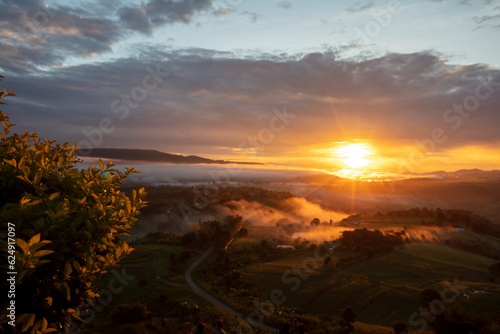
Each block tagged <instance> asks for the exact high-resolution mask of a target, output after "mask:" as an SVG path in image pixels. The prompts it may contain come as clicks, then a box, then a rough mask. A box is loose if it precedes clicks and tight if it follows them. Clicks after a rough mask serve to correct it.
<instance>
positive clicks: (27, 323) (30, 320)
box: [16, 313, 35, 332]
mask: <svg viewBox="0 0 500 334" xmlns="http://www.w3.org/2000/svg"><path fill="white" fill-rule="evenodd" d="M16 323H17V324H19V325H20V324H22V325H23V326H22V327H21V332H26V331H27V330H28V329H29V328H30V327H31V326H33V324H34V323H35V313H24V314H22V315H21V316H19V317H18V318H17V321H16Z"/></svg>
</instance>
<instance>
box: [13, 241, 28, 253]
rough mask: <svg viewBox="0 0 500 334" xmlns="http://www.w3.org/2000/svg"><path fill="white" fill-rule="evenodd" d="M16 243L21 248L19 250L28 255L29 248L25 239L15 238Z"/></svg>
mask: <svg viewBox="0 0 500 334" xmlns="http://www.w3.org/2000/svg"><path fill="white" fill-rule="evenodd" d="M16 244H17V246H19V248H21V250H22V251H23V254H26V255H28V253H29V251H30V248H29V245H28V243H27V242H26V241H24V240H23V239H19V238H17V239H16Z"/></svg>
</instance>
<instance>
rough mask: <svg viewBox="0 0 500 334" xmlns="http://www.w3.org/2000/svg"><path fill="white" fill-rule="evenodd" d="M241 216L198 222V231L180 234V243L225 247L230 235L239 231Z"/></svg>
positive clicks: (204, 246)
mask: <svg viewBox="0 0 500 334" xmlns="http://www.w3.org/2000/svg"><path fill="white" fill-rule="evenodd" d="M241 225H242V217H241V216H238V215H235V216H227V217H226V218H225V219H224V221H223V222H219V221H218V220H211V221H206V222H200V224H199V230H198V231H190V232H187V233H185V234H184V235H182V237H181V238H180V243H181V244H182V245H183V246H189V247H196V248H206V247H207V246H211V245H215V246H217V247H225V246H226V244H227V243H228V242H229V241H230V239H231V237H232V236H233V235H234V234H235V233H236V232H238V231H240V229H241Z"/></svg>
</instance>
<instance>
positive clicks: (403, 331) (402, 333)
mask: <svg viewBox="0 0 500 334" xmlns="http://www.w3.org/2000/svg"><path fill="white" fill-rule="evenodd" d="M392 329H394V334H408V327H406V324H405V323H404V322H398V323H397V324H395V325H394V326H393V327H392Z"/></svg>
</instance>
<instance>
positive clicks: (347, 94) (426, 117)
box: [4, 48, 500, 154]
mask: <svg viewBox="0 0 500 334" xmlns="http://www.w3.org/2000/svg"><path fill="white" fill-rule="evenodd" d="M156 66H159V68H160V72H161V73H166V72H168V73H169V74H168V76H165V77H164V78H163V81H162V82H161V84H160V85H159V86H158V87H157V88H155V89H152V90H150V91H148V92H147V94H146V96H142V95H141V94H142V93H141V92H144V89H142V88H141V87H143V85H144V81H143V80H145V78H146V77H147V76H148V75H150V72H151V71H152V70H153V71H155V69H156ZM147 68H149V70H148V69H147ZM488 78H489V79H491V80H492V81H493V82H496V83H497V86H491V87H490V89H493V90H494V92H491V93H490V92H489V91H488V90H487V89H488V88H486V87H484V86H481V85H482V83H481V80H483V82H484V81H485V80H489V79H488ZM147 80H149V81H148V83H149V84H151V83H152V82H153V80H152V78H151V77H149V78H148V79H147ZM4 83H5V85H6V86H7V87H8V88H9V89H14V90H15V91H16V92H17V93H18V94H19V98H15V99H12V100H11V101H10V104H9V106H8V110H6V111H8V112H10V113H11V116H12V118H13V121H14V123H17V124H18V128H19V129H26V130H30V131H37V132H39V133H40V134H41V135H43V136H47V137H49V138H54V139H57V140H60V141H70V142H75V143H79V142H81V141H82V140H86V139H87V137H86V136H85V135H84V132H83V131H90V133H92V131H93V130H92V129H96V128H98V127H99V124H100V122H101V121H102V119H104V118H109V119H110V120H111V121H112V123H113V126H115V129H114V130H113V132H112V133H110V134H104V135H103V138H102V141H101V142H100V145H99V146H101V147H142V148H155V149H162V150H165V151H171V152H180V153H192V154H201V153H203V152H205V151H207V150H210V149H214V150H221V151H224V150H225V151H224V152H225V153H227V152H229V151H231V150H232V149H235V148H237V147H238V146H239V145H240V144H241V143H242V142H245V141H247V139H248V138H249V136H254V137H255V136H257V135H258V134H259V131H261V129H264V128H266V127H269V122H270V120H271V119H272V117H273V115H274V114H273V109H274V108H277V109H278V110H281V109H282V108H283V107H285V106H286V108H287V110H288V112H289V113H290V114H293V115H295V118H294V119H293V121H291V122H290V124H288V125H287V127H286V131H283V132H282V133H280V134H279V136H276V138H275V139H274V140H273V142H272V144H271V145H268V146H267V147H266V149H265V151H263V152H262V154H271V152H273V151H276V152H278V153H282V152H283V150H285V149H290V147H294V146H301V145H313V144H317V143H318V142H322V141H324V140H325V138H329V140H331V141H336V140H337V141H342V140H343V139H345V138H346V137H353V138H378V139H382V140H387V141H396V142H398V143H401V142H407V143H413V142H414V140H415V139H419V140H422V139H426V138H429V136H430V135H431V132H432V131H433V129H435V128H442V129H445V130H446V131H447V134H448V136H449V137H450V138H451V139H450V140H449V141H447V142H446V145H444V144H443V146H442V147H443V148H444V147H451V146H454V145H459V144H462V143H463V142H474V141H475V142H485V143H492V142H500V133H499V132H498V127H497V125H498V124H499V122H500V115H499V114H498V109H499V106H500V87H499V85H500V71H499V70H497V69H492V68H490V67H488V66H486V65H481V64H474V65H468V66H452V65H449V64H447V63H446V62H445V61H444V60H443V59H442V57H441V56H440V55H437V54H434V53H432V52H420V53H413V54H388V55H385V56H382V57H378V58H372V59H364V60H354V59H349V58H345V57H340V55H339V54H338V53H336V52H325V53H311V54H306V55H300V56H297V55H279V56H276V55H275V56H274V57H269V56H266V55H259V54H256V55H254V56H253V57H247V58H245V59H238V58H236V57H235V55H234V54H231V53H228V52H218V51H214V50H205V49H185V50H168V51H162V50H158V49H155V48H149V49H148V48H142V52H141V53H137V57H135V58H128V59H118V60H115V61H109V62H107V63H103V64H96V65H85V66H77V67H69V68H60V69H57V70H53V71H52V72H51V73H50V74H47V75H46V76H44V77H40V76H35V75H33V76H26V75H17V76H10V77H7V78H6V80H5V82H4ZM478 87H482V88H480V93H481V94H483V95H484V94H487V93H490V94H489V96H488V98H486V99H484V100H481V101H479V100H477V98H474V96H476V95H475V94H477V93H476V92H477V89H478ZM492 87H493V88H492ZM133 94H135V96H138V97H139V98H138V100H134V99H132V100H130V97H131V96H133ZM127 96H128V99H129V101H131V103H132V105H133V107H132V106H130V107H125V106H126V102H123V101H124V100H123V99H124V98H127ZM476 100H477V102H478V103H479V105H478V107H477V108H476V110H475V111H472V112H469V111H467V110H465V109H463V107H462V109H463V110H465V111H462V115H465V116H461V114H459V113H457V112H451V113H447V110H453V108H454V105H464V103H469V104H468V107H467V108H470V106H471V103H475V102H476ZM114 101H118V102H117V104H116V105H115V107H114V108H113V103H114ZM119 107H123V109H122V110H121V111H120V110H117V108H119ZM124 110H128V111H127V112H128V115H127V117H125V118H123V119H121V118H120V116H121V115H123V114H124ZM446 117H447V118H446ZM457 125H459V126H458V127H457V128H453V127H456V126H457ZM88 133H89V132H88ZM221 133H223V134H224V136H221V135H220V134H221ZM95 139H99V138H97V137H95Z"/></svg>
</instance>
